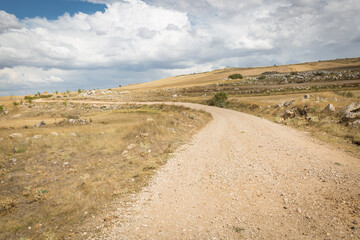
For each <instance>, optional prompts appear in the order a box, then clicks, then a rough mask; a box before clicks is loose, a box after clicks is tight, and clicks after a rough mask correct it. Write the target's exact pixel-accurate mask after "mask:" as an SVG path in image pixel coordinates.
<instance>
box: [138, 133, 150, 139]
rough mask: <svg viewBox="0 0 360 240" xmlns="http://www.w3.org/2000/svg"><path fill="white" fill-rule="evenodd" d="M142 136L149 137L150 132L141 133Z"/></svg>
mask: <svg viewBox="0 0 360 240" xmlns="http://www.w3.org/2000/svg"><path fill="white" fill-rule="evenodd" d="M140 137H142V138H144V137H149V133H141V134H140Z"/></svg>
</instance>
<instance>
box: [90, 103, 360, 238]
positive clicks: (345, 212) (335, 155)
mask: <svg viewBox="0 0 360 240" xmlns="http://www.w3.org/2000/svg"><path fill="white" fill-rule="evenodd" d="M183 105H186V106H191V107H194V108H197V109H204V110H206V111H209V112H210V113H211V114H212V115H213V117H214V120H213V121H212V122H211V123H210V124H208V125H207V127H205V128H204V129H203V130H201V131H200V132H199V133H198V134H197V135H195V137H194V138H193V141H192V142H191V143H190V144H187V145H185V146H183V147H181V148H180V149H179V150H178V151H177V152H176V153H175V154H174V156H173V158H172V159H171V160H169V161H168V163H167V164H166V165H165V166H164V167H163V168H162V169H161V170H160V171H159V172H158V173H157V174H156V176H155V177H154V178H153V179H152V180H151V183H150V184H149V186H148V187H147V188H145V189H143V191H142V192H141V193H140V194H139V195H136V196H134V198H133V199H131V200H129V202H119V205H118V208H117V212H115V213H112V214H115V215H117V217H116V218H114V219H115V220H114V221H112V222H111V226H110V227H107V228H104V229H103V231H102V234H101V235H100V236H97V237H95V238H96V239H360V228H359V227H360V188H359V187H360V164H359V159H356V158H353V157H351V156H349V155H348V154H346V153H344V152H341V151H339V150H334V149H332V148H331V147H329V146H327V145H324V144H322V143H320V142H318V141H316V140H314V139H312V138H310V137H308V136H307V135H306V134H304V133H301V132H298V131H296V130H294V129H290V128H288V127H285V126H282V125H278V124H275V123H272V122H269V121H267V120H264V119H261V118H257V117H254V116H251V115H247V114H244V113H240V112H235V111H232V110H227V109H220V108H214V107H209V106H202V105H195V104H183Z"/></svg>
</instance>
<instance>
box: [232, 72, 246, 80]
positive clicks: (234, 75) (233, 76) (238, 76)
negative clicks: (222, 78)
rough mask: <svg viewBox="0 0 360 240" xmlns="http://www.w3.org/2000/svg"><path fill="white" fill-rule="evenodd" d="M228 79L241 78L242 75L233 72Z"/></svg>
mask: <svg viewBox="0 0 360 240" xmlns="http://www.w3.org/2000/svg"><path fill="white" fill-rule="evenodd" d="M229 78H230V79H243V78H244V77H243V75H241V74H240V73H235V74H231V75H229Z"/></svg>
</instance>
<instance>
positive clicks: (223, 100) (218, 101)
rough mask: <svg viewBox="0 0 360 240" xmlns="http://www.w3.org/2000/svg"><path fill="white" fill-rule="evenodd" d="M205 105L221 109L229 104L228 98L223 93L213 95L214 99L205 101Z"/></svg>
mask: <svg viewBox="0 0 360 240" xmlns="http://www.w3.org/2000/svg"><path fill="white" fill-rule="evenodd" d="M207 104H208V105H210V106H216V107H221V108H224V107H227V105H228V104H229V101H228V96H227V94H226V93H225V92H219V93H215V95H214V97H212V98H211V99H209V100H208V101H207Z"/></svg>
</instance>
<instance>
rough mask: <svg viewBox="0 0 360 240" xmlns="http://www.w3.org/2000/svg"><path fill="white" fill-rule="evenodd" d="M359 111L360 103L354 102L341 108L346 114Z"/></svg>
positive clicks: (341, 111)
mask: <svg viewBox="0 0 360 240" xmlns="http://www.w3.org/2000/svg"><path fill="white" fill-rule="evenodd" d="M359 111H360V103H357V102H354V103H351V104H349V105H347V106H346V107H344V108H343V109H341V110H340V113H342V114H346V113H350V112H359Z"/></svg>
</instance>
